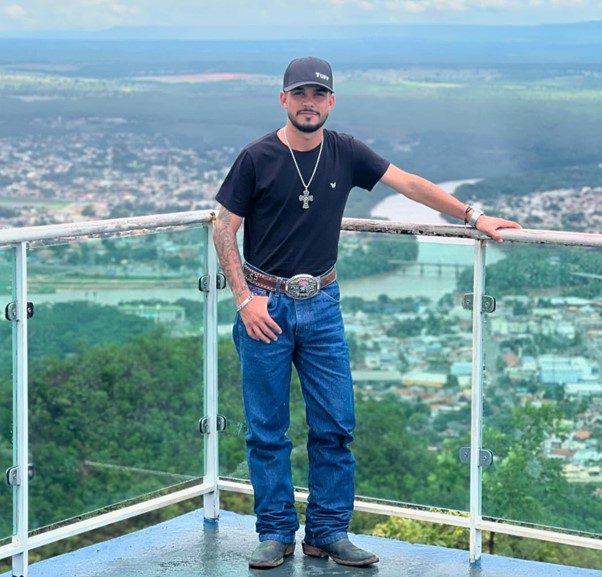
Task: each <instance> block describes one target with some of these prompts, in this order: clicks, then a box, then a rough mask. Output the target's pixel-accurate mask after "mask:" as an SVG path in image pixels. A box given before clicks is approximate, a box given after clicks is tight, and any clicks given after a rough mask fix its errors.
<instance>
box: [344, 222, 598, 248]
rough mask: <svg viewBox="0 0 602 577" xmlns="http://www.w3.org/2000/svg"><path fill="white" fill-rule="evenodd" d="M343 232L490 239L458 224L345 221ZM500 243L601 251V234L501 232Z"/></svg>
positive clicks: (545, 231)
mask: <svg viewBox="0 0 602 577" xmlns="http://www.w3.org/2000/svg"><path fill="white" fill-rule="evenodd" d="M341 228H342V230H346V231H356V232H382V233H389V234H415V235H419V236H439V237H448V238H449V237H452V238H467V239H473V240H483V239H487V238H489V237H488V236H487V235H486V234H483V233H482V232H479V231H478V230H476V229H474V228H471V227H468V226H464V225H458V224H449V225H434V224H414V223H407V222H396V221H390V220H370V219H364V218H344V219H343V225H342V227H341ZM500 232H501V234H502V239H503V240H505V241H508V242H520V243H527V244H556V245H565V246H587V247H602V234H591V233H585V232H568V231H560V230H537V229H510V228H509V229H502V230H501V231H500Z"/></svg>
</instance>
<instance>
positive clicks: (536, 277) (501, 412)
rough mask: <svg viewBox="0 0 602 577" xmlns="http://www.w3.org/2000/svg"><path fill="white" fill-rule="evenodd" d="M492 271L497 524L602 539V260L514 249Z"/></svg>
mask: <svg viewBox="0 0 602 577" xmlns="http://www.w3.org/2000/svg"><path fill="white" fill-rule="evenodd" d="M504 247H505V248H504V252H505V253H506V258H505V259H504V260H502V261H499V262H497V263H490V264H488V266H487V281H486V285H487V290H486V292H487V293H488V294H491V295H493V296H495V297H496V299H497V310H496V311H495V313H494V314H492V315H489V318H488V321H487V323H486V327H487V330H486V342H485V347H484V348H485V351H486V358H485V362H486V380H485V391H484V392H485V419H484V421H485V428H484V447H485V448H486V449H489V450H491V451H493V453H494V455H495V458H494V463H493V465H492V466H491V467H489V468H487V469H486V470H485V472H484V475H483V514H484V515H486V516H487V517H493V518H498V519H505V520H509V521H514V522H517V521H518V522H524V523H529V524H534V525H542V526H553V527H557V528H564V529H567V530H571V531H580V532H586V533H594V534H598V535H600V534H602V498H601V497H602V493H601V487H602V375H601V372H600V366H601V363H602V253H601V252H600V249H591V248H584V247H558V246H556V247H555V246H551V245H545V246H530V245H527V246H525V245H519V244H508V245H504Z"/></svg>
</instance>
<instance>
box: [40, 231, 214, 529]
mask: <svg viewBox="0 0 602 577" xmlns="http://www.w3.org/2000/svg"><path fill="white" fill-rule="evenodd" d="M205 238H206V232H205V231H204V230H203V229H200V228H199V229H188V230H178V231H171V232H167V231H164V232H161V233H155V234H143V233H135V235H134V236H123V237H119V238H102V239H98V238H90V239H85V240H78V241H73V242H69V243H65V244H59V245H55V246H52V245H49V246H37V247H35V248H33V249H31V250H30V253H29V260H30V266H29V294H30V300H31V301H32V302H34V304H35V315H34V317H33V318H32V319H31V321H30V324H29V355H30V370H29V381H30V417H29V419H30V451H31V459H32V461H33V463H34V464H35V467H36V476H35V478H34V479H33V481H32V483H31V485H30V490H31V498H30V515H31V519H30V522H31V528H32V529H35V528H38V527H44V526H48V525H51V524H53V523H57V522H60V521H63V520H65V519H68V518H71V517H73V516H80V515H85V514H87V513H90V512H92V511H95V510H98V509H102V508H105V507H111V506H114V505H116V504H120V503H123V502H128V501H131V500H138V499H143V498H144V499H146V498H148V497H151V496H157V495H158V494H160V493H162V492H171V491H173V490H176V489H178V488H181V487H183V486H186V485H187V484H190V483H196V482H198V480H199V478H201V477H202V476H203V475H204V466H203V440H202V437H201V436H200V433H199V419H200V418H201V417H202V416H203V414H204V411H203V342H202V327H203V302H204V298H203V295H202V293H201V292H199V288H198V286H199V276H200V275H201V274H203V273H204V272H205V269H206V267H205V264H204V258H205V257H204V254H205V253H204V243H205Z"/></svg>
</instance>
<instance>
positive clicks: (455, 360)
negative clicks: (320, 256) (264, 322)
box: [339, 234, 474, 511]
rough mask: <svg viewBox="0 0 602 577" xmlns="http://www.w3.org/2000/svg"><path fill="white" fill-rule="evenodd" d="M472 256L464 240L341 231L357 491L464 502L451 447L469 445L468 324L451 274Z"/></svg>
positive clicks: (433, 504) (415, 500)
mask: <svg viewBox="0 0 602 577" xmlns="http://www.w3.org/2000/svg"><path fill="white" fill-rule="evenodd" d="M473 260H474V248H473V243H472V242H470V241H460V240H457V239H449V240H446V239H432V238H426V237H422V238H418V239H416V238H414V237H391V236H385V235H372V236H364V235H353V234H348V235H345V236H344V237H343V242H342V246H341V257H340V265H339V270H340V272H341V277H342V280H341V294H342V301H341V304H342V310H343V316H344V319H345V326H346V331H347V337H348V341H349V345H350V351H351V366H352V369H353V379H354V386H355V391H356V421H357V426H356V430H355V434H354V436H355V441H354V442H353V444H352V449H353V451H354V455H355V458H356V468H357V471H356V492H357V494H358V495H359V496H364V497H371V498H376V499H386V500H391V501H396V502H399V503H408V504H416V505H420V506H423V507H428V508H445V509H454V510H459V511H466V510H467V509H468V503H469V484H468V479H469V471H468V467H467V466H466V465H465V464H463V463H461V462H460V460H459V451H460V448H461V447H463V446H466V445H468V444H469V441H468V438H469V431H470V382H471V355H472V326H471V320H470V319H471V316H470V312H469V311H466V310H464V309H463V308H462V300H463V299H462V297H463V294H464V293H465V292H470V291H465V290H463V289H462V288H460V286H459V284H458V281H459V279H460V278H461V275H462V274H463V273H464V271H466V270H468V269H469V267H471V266H472V264H473ZM346 276H349V277H350V278H346Z"/></svg>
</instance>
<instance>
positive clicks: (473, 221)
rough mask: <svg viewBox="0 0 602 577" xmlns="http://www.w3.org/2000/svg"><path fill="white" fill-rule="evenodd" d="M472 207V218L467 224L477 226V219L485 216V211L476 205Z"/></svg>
mask: <svg viewBox="0 0 602 577" xmlns="http://www.w3.org/2000/svg"><path fill="white" fill-rule="evenodd" d="M470 208H472V214H471V215H470V218H469V219H468V220H467V221H466V224H467V225H468V226H472V228H476V227H477V220H479V217H481V216H483V214H484V213H483V211H482V210H479V209H478V208H475V207H474V206H471V207H470Z"/></svg>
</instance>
